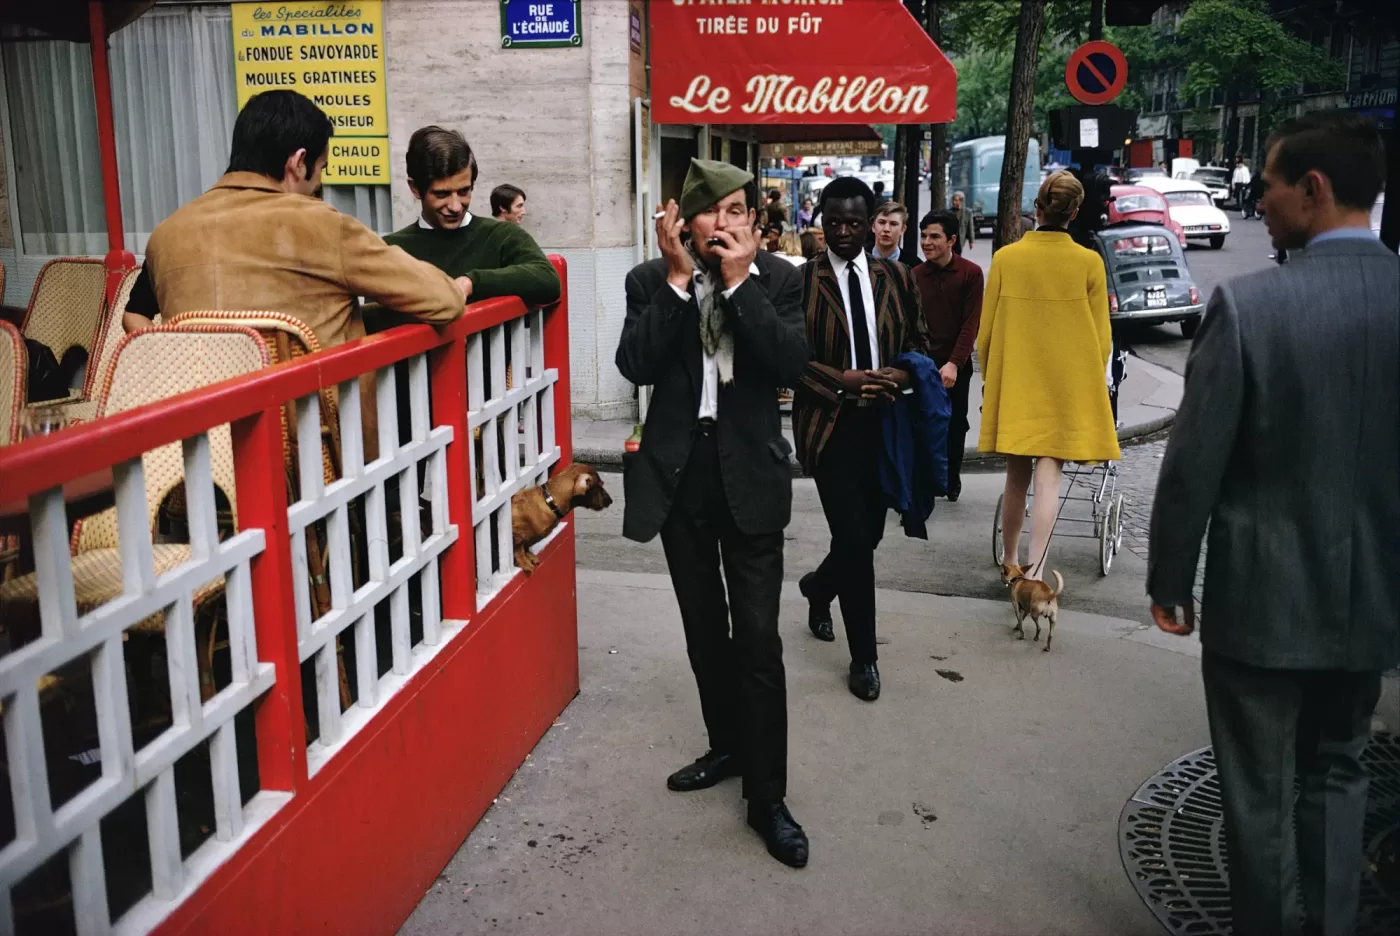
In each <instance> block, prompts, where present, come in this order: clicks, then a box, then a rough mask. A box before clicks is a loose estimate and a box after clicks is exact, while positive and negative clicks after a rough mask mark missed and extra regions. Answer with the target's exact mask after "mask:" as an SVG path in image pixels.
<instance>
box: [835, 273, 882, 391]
mask: <svg viewBox="0 0 1400 936" xmlns="http://www.w3.org/2000/svg"><path fill="white" fill-rule="evenodd" d="M826 256H827V259H829V260H830V261H831V269H832V271H833V272H834V273H835V274H836V283H837V285H838V286H840V287H841V304H842V305H843V306H844V307H845V312H846V336H847V337H848V338H849V339H850V341H851V368H852V369H855V367H856V330H855V328H853V327H852V325H851V276H850V273H849V272H848V270H847V268H848V267H850V266H851V265H854V266H855V268H856V278H857V279H859V280H860V299H861V302H862V303H863V304H864V305H865V332H866V334H867V335H869V336H870V366H871V367H872V368H878V367H880V334H879V332H878V331H877V330H876V328H875V290H874V287H873V286H872V285H871V282H870V265H869V264H868V263H866V262H865V251H861V253H860V255H859V256H857V257H856V258H855V259H854V260H851V261H846V260H843V259H841V258H840V257H838V256H836V254H834V253H832V252H831V249H830V248H827V251H826Z"/></svg>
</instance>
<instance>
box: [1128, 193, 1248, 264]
mask: <svg viewBox="0 0 1400 936" xmlns="http://www.w3.org/2000/svg"><path fill="white" fill-rule="evenodd" d="M1138 184H1139V185H1144V186H1146V187H1147V188H1150V189H1152V190H1153V191H1156V192H1160V193H1161V194H1162V197H1163V198H1165V199H1166V200H1167V212H1168V214H1170V215H1171V219H1172V220H1173V221H1175V222H1176V223H1178V224H1180V225H1181V226H1182V228H1184V229H1185V230H1186V239H1187V240H1204V241H1207V242H1209V243H1210V246H1211V248H1212V249H1214V250H1219V249H1220V248H1221V247H1224V246H1225V237H1226V235H1228V234H1229V233H1230V219H1229V218H1227V217H1226V216H1225V212H1223V211H1221V210H1220V209H1219V208H1217V207H1216V205H1215V199H1213V198H1212V197H1211V194H1210V190H1209V189H1207V188H1206V187H1205V186H1204V185H1202V184H1201V183H1199V182H1192V181H1190V180H1189V179H1163V178H1160V177H1158V176H1149V177H1148V178H1146V179H1142V180H1141V181H1140V182H1139V183H1138Z"/></svg>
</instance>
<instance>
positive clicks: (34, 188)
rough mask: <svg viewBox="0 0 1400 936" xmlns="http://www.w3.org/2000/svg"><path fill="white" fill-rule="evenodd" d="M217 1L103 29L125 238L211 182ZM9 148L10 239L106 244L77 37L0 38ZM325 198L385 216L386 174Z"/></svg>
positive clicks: (384, 222) (228, 88) (229, 112)
mask: <svg viewBox="0 0 1400 936" xmlns="http://www.w3.org/2000/svg"><path fill="white" fill-rule="evenodd" d="M231 30H232V26H231V25H230V12H229V8H228V7H227V6H211V5H199V6H194V5H191V6H183V5H182V6H157V7H154V8H153V9H151V10H150V11H149V12H147V13H146V14H145V15H144V16H142V17H141V18H140V19H137V20H136V21H135V22H133V23H131V24H130V25H128V26H126V27H125V28H123V29H121V30H119V31H118V32H116V33H114V34H113V35H112V39H111V55H110V58H109V61H110V66H111V73H112V110H113V119H114V122H115V124H116V134H117V165H118V170H119V173H120V178H121V193H122V223H123V227H124V230H125V231H126V240H127V243H126V246H127V249H128V250H131V251H133V252H135V253H138V254H139V253H143V252H144V251H145V247H146V241H147V239H148V238H149V237H150V233H151V231H152V230H153V229H154V228H155V226H156V225H157V224H159V223H160V222H161V221H162V220H164V219H165V218H166V217H167V216H168V215H169V214H170V213H171V212H173V211H174V210H175V209H176V208H178V207H179V206H180V205H183V204H184V203H185V202H188V201H190V200H191V199H193V198H195V197H196V196H197V195H199V194H200V193H201V192H203V191H205V190H206V189H207V188H209V186H211V185H213V184H214V182H216V181H217V180H218V178H219V176H221V175H222V174H223V171H224V169H225V168H226V167H227V165H228V154H229V141H230V139H231V138H232V135H233V122H234V119H235V118H236V117H237V115H238V103H237V97H236V93H235V85H234V74H233V38H232V33H231ZM0 60H3V63H4V69H5V90H6V100H7V103H8V106H9V117H10V141H9V142H10V147H11V150H12V152H13V153H14V165H13V166H12V167H11V168H12V170H13V171H14V175H15V192H16V195H17V201H18V208H19V227H20V238H19V240H20V244H21V246H22V250H23V251H24V253H26V254H29V255H41V256H45V255H53V256H64V255H84V254H86V255H101V254H103V253H105V252H106V251H107V235H106V221H105V216H104V213H103V204H102V166H101V158H100V156H99V153H98V147H97V118H96V111H95V105H94V100H93V90H92V59H91V51H90V48H89V46H88V45H86V44H84V43H72V42H55V41H31V42H6V43H4V44H3V46H0ZM325 192H326V200H327V201H328V202H330V203H331V204H332V205H334V206H335V207H336V208H337V209H339V210H340V211H343V212H346V213H347V214H352V215H354V216H355V217H357V218H359V219H360V220H361V221H363V222H364V223H365V224H367V225H368V226H369V227H371V228H372V229H374V230H376V231H381V232H382V231H387V230H389V229H390V226H391V217H390V198H389V189H388V187H387V186H354V187H350V186H327V187H326V189H325Z"/></svg>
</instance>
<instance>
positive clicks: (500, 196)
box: [472, 174, 525, 218]
mask: <svg viewBox="0 0 1400 936" xmlns="http://www.w3.org/2000/svg"><path fill="white" fill-rule="evenodd" d="M472 181H473V182H475V181H476V175H475V174H473V175H472ZM524 197H525V190H524V189H521V188H517V187H516V186H514V185H511V184H510V183H509V182H507V183H506V184H505V185H498V186H496V187H495V188H493V189H492V190H491V217H493V218H499V217H500V216H501V215H502V214H504V213H505V212H507V211H510V209H511V207H512V206H513V205H514V204H515V200H516V199H517V198H524Z"/></svg>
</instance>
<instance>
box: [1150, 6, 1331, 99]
mask: <svg viewBox="0 0 1400 936" xmlns="http://www.w3.org/2000/svg"><path fill="white" fill-rule="evenodd" d="M1177 35H1178V36H1180V38H1181V42H1182V48H1181V53H1182V59H1183V60H1184V61H1185V62H1186V78H1185V81H1184V83H1183V84H1182V86H1181V92H1182V95H1183V96H1185V97H1190V96H1193V95H1196V94H1199V93H1202V92H1208V91H1210V90H1211V89H1213V88H1221V89H1223V90H1226V91H1235V92H1240V91H1256V90H1257V91H1281V90H1284V89H1286V88H1291V87H1294V86H1296V85H1298V84H1301V83H1304V82H1310V83H1318V84H1335V83H1338V82H1340V80H1341V78H1342V72H1341V66H1340V65H1339V64H1338V63H1336V62H1333V61H1332V60H1331V59H1329V58H1328V57H1327V56H1326V55H1325V54H1324V53H1323V52H1322V50H1320V49H1318V48H1316V47H1314V46H1313V45H1311V44H1309V43H1307V42H1304V41H1303V40H1301V39H1299V38H1297V37H1296V36H1293V35H1291V34H1290V33H1289V32H1288V31H1287V30H1286V29H1285V28H1284V27H1283V24H1281V23H1280V22H1279V21H1278V20H1276V19H1274V18H1273V17H1271V16H1270V15H1269V12H1268V10H1267V9H1266V8H1265V6H1264V4H1263V2H1262V0H1196V2H1195V3H1193V4H1191V6H1190V8H1188V9H1187V11H1186V15H1185V16H1183V17H1182V18H1181V24H1180V25H1179V26H1178V27H1177Z"/></svg>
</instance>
